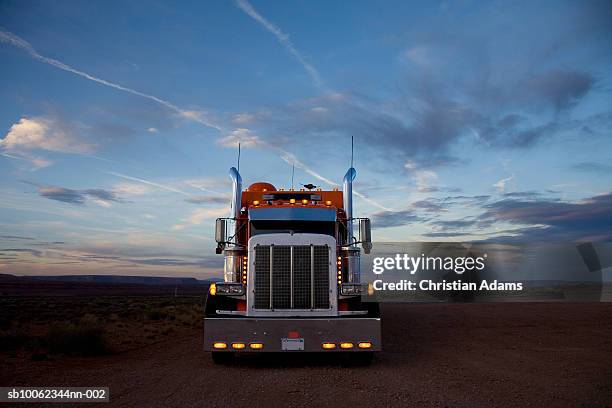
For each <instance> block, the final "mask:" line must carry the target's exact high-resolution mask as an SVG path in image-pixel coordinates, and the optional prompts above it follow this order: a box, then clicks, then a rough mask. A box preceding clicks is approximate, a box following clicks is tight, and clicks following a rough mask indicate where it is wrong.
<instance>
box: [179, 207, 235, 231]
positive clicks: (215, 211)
mask: <svg viewBox="0 0 612 408" xmlns="http://www.w3.org/2000/svg"><path fill="white" fill-rule="evenodd" d="M228 214H229V206H223V207H218V208H197V209H195V210H193V211H192V212H191V214H190V215H189V216H188V217H187V218H184V219H183V220H181V221H182V222H181V223H178V224H175V225H173V226H172V227H171V230H172V231H180V230H183V229H185V228H186V227H188V226H193V225H201V224H202V223H203V222H204V221H205V220H208V219H216V218H219V217H223V216H227V215H228Z"/></svg>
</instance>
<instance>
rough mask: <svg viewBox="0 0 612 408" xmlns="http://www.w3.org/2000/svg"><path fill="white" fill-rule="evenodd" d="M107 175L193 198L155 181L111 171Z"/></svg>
mask: <svg viewBox="0 0 612 408" xmlns="http://www.w3.org/2000/svg"><path fill="white" fill-rule="evenodd" d="M107 174H110V175H111V176H115V177H119V178H122V179H124V180H130V181H135V182H137V183H142V184H146V185H149V186H152V187H157V188H159V189H161V190H166V191H172V192H173V193H178V194H182V195H185V196H188V197H191V194H189V193H187V192H185V191H183V190H179V189H178V188H175V187H172V186H168V185H165V184H160V183H156V182H154V181H149V180H145V179H142V178H138V177H132V176H128V175H125V174H121V173H115V172H113V171H109V172H107Z"/></svg>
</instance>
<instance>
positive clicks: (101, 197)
mask: <svg viewBox="0 0 612 408" xmlns="http://www.w3.org/2000/svg"><path fill="white" fill-rule="evenodd" d="M38 194H39V195H40V196H41V197H44V198H48V199H50V200H55V201H61V202H64V203H69V204H79V205H80V204H84V203H85V201H86V200H87V199H91V200H92V201H94V202H95V203H97V204H100V205H102V206H105V207H108V206H110V202H120V201H121V200H120V199H119V197H117V195H116V194H115V193H114V192H112V191H108V190H103V189H90V190H72V189H70V188H64V187H55V186H44V187H39V188H38Z"/></svg>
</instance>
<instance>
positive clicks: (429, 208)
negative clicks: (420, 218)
mask: <svg viewBox="0 0 612 408" xmlns="http://www.w3.org/2000/svg"><path fill="white" fill-rule="evenodd" d="M411 206H412V208H414V209H418V210H423V211H426V212H431V213H439V212H444V211H446V209H445V208H444V207H443V206H441V205H440V204H437V203H435V202H433V201H430V200H419V201H415V202H414V203H412V205H411Z"/></svg>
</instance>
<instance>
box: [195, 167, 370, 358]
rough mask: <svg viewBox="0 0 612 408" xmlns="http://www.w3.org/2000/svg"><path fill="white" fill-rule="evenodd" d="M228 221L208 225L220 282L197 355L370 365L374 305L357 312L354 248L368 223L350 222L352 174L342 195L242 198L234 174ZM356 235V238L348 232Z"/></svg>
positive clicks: (252, 189) (249, 192) (254, 190)
mask: <svg viewBox="0 0 612 408" xmlns="http://www.w3.org/2000/svg"><path fill="white" fill-rule="evenodd" d="M230 176H231V178H232V181H233V192H232V202H231V216H230V217H229V218H219V219H217V222H216V228H215V229H216V231H215V238H216V241H217V253H218V254H223V255H224V257H225V265H224V280H223V282H219V283H213V284H211V286H210V289H209V293H208V296H207V298H206V303H205V316H204V350H205V351H210V352H211V353H212V358H213V360H214V361H215V362H216V363H221V362H228V361H230V360H231V359H232V358H233V357H234V355H235V354H236V353H243V352H252V353H267V352H293V353H298V352H323V353H336V352H346V353H347V355H349V354H348V353H351V354H350V355H349V356H350V357H351V358H355V359H361V360H364V361H369V360H370V359H371V357H372V355H373V352H375V351H379V350H380V349H381V319H380V312H379V307H378V304H376V303H372V302H362V297H361V295H362V292H363V290H364V287H363V286H362V284H361V281H360V269H359V268H360V251H361V249H360V248H359V246H358V244H361V247H362V248H363V250H364V252H365V253H369V251H370V249H371V248H372V243H371V238H370V237H371V234H370V220H369V219H367V218H353V204H352V183H353V180H354V178H355V176H356V172H355V169H353V168H352V167H351V168H350V169H349V170H348V171H347V173H346V175H345V177H344V183H343V188H342V191H340V190H339V189H338V188H334V189H332V190H331V191H324V190H321V189H320V188H316V186H313V185H306V186H304V187H305V188H301V189H299V191H297V190H294V189H288V190H284V189H277V188H275V187H274V186H273V185H271V184H269V183H263V182H259V183H254V184H252V185H251V186H249V187H248V188H245V189H243V188H242V178H241V177H240V174H239V173H238V171H237V170H236V169H235V168H234V167H232V168H231V169H230ZM354 225H356V226H357V228H355V230H356V235H357V236H355V234H354V228H353V226H354Z"/></svg>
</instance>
